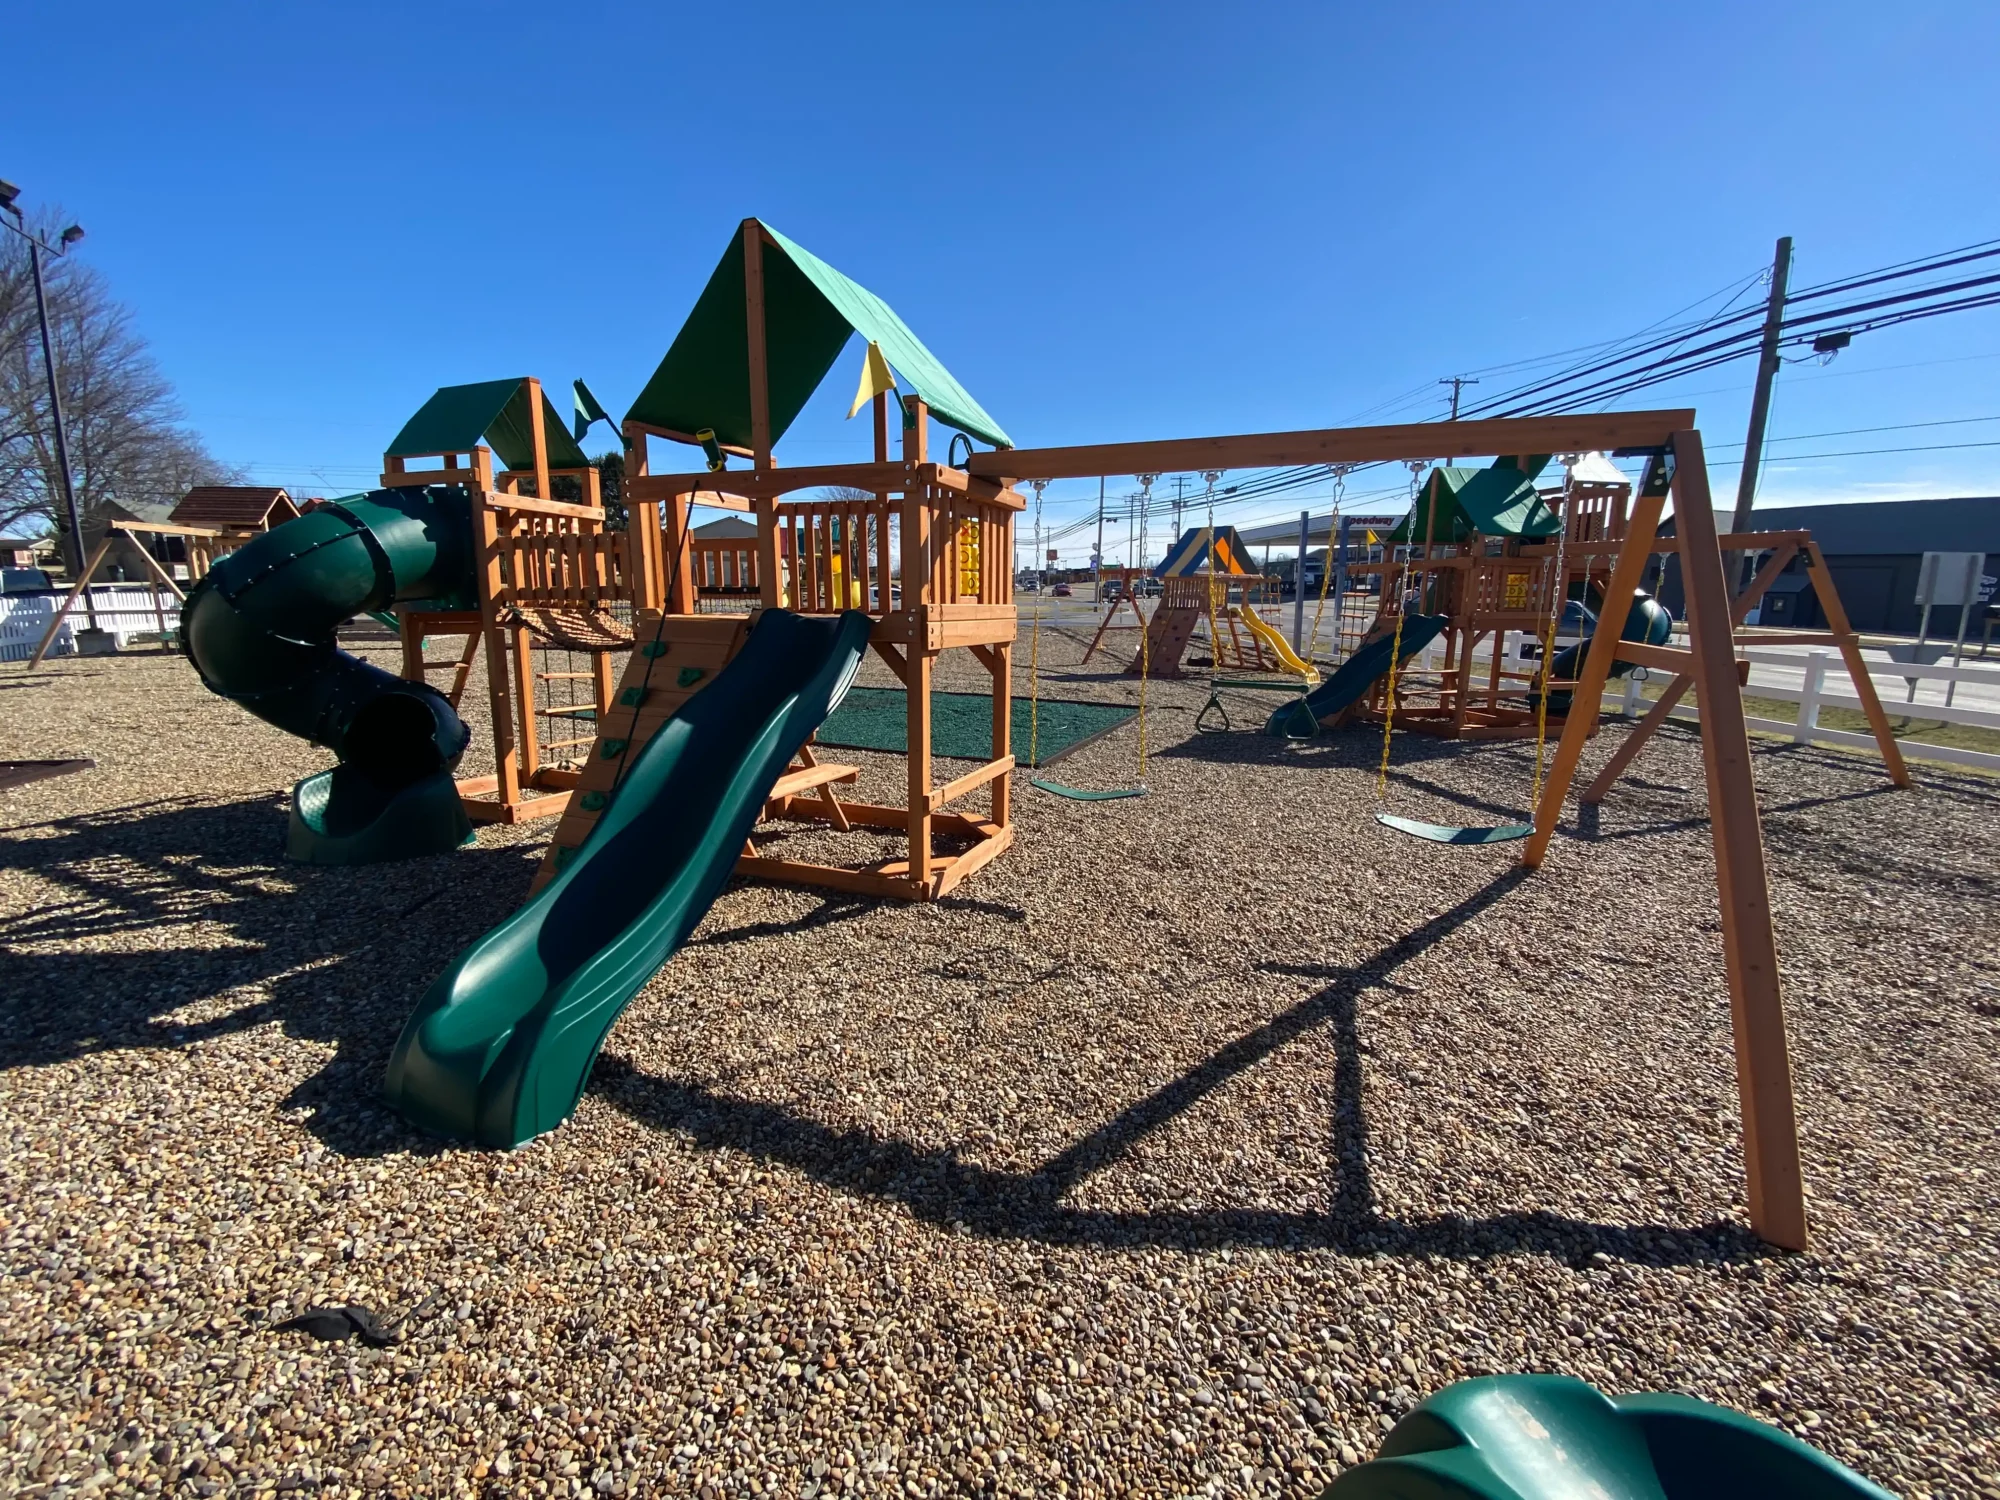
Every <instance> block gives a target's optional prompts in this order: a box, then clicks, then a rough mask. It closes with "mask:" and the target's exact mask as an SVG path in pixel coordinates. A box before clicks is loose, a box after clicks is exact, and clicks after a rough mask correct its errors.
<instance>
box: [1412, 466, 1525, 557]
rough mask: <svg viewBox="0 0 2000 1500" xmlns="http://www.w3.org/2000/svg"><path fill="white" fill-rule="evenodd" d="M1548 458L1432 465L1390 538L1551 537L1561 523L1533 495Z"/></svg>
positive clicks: (1437, 540)
mask: <svg viewBox="0 0 2000 1500" xmlns="http://www.w3.org/2000/svg"><path fill="white" fill-rule="evenodd" d="M1548 461H1549V460H1548V456H1547V455H1546V454H1541V455H1537V456H1536V457H1534V458H1530V459H1528V460H1527V462H1526V466H1525V467H1524V466H1523V464H1522V461H1521V460H1519V459H1516V458H1498V459H1495V460H1494V461H1493V466H1492V467H1491V468H1487V469H1457V468H1451V469H1444V468H1439V469H1433V470H1431V472H1430V477H1429V478H1427V479H1426V480H1425V481H1424V487H1423V489H1422V490H1420V491H1419V492H1418V494H1417V499H1416V501H1415V503H1414V504H1412V505H1411V506H1410V513H1409V514H1408V515H1407V516H1405V517H1403V520H1402V524H1401V525H1399V526H1397V528H1396V529H1395V530H1394V531H1392V532H1391V533H1389V539H1390V540H1391V541H1392V542H1410V541H1415V542H1419V543H1421V542H1434V543H1437V544H1439V545H1447V544H1450V543H1455V542H1462V541H1464V540H1465V539H1466V538H1467V537H1469V536H1471V535H1472V534H1473V533H1474V532H1477V533H1478V534H1479V535H1481V536H1491V537H1508V538H1513V539H1518V540H1532V539H1534V538H1537V537H1545V536H1554V535H1555V534H1556V533H1557V532H1558V531H1561V530H1562V521H1561V519H1560V518H1559V517H1558V516H1557V515H1556V513H1555V512H1554V511H1552V510H1550V509H1549V508H1548V506H1546V505H1544V504H1543V503H1542V497H1541V496H1540V495H1538V494H1536V493H1535V476H1536V475H1537V474H1539V473H1541V472H1542V468H1543V466H1544V465H1546V464H1547V463H1548Z"/></svg>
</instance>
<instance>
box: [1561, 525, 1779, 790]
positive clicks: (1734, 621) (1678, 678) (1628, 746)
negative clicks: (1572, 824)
mask: <svg viewBox="0 0 2000 1500" xmlns="http://www.w3.org/2000/svg"><path fill="white" fill-rule="evenodd" d="M1798 550H1799V549H1798V543H1797V542H1794V541H1786V542H1783V543H1781V544H1780V545H1779V546H1778V548H1777V550H1776V551H1775V552H1773V553H1772V554H1771V556H1770V557H1769V558H1768V559H1767V560H1766V561H1765V563H1764V566H1763V567H1761V568H1759V569H1758V570H1757V576H1756V577H1755V578H1753V579H1751V580H1750V586H1749V587H1748V588H1746V589H1744V591H1743V592H1742V593H1741V594H1738V595H1737V596H1736V599H1735V601H1734V602H1733V603H1732V604H1731V605H1730V606H1729V622H1730V628H1731V630H1732V632H1733V631H1734V630H1735V628H1736V627H1737V626H1740V625H1741V624H1742V623H1743V621H1744V620H1745V619H1746V618H1748V616H1749V614H1750V611H1751V610H1752V609H1754V608H1756V606H1757V601H1758V600H1760V599H1762V598H1763V597H1764V594H1765V591H1766V590H1768V589H1769V588H1770V587H1771V584H1772V582H1773V581H1774V580H1776V578H1777V576H1778V575H1779V574H1780V573H1782V572H1784V571H1785V568H1786V566H1787V565H1788V564H1789V563H1790V562H1791V560H1792V558H1793V556H1794V555H1796V553H1797V552H1798ZM1738 666H1739V668H1740V675H1739V677H1738V682H1739V683H1743V682H1748V681H1749V680H1750V664H1749V663H1748V662H1740V663H1738ZM1670 670H1672V671H1673V672H1674V673H1675V676H1674V680H1673V681H1672V682H1671V683H1669V684H1668V685H1667V688H1666V690H1665V691H1664V692H1662V693H1661V694H1660V697H1659V699H1658V701H1657V702H1655V703H1654V705H1653V707H1652V708H1651V709H1650V710H1648V711H1647V714H1646V717H1645V718H1643V719H1641V720H1640V721H1639V723H1638V724H1637V725H1636V726H1635V727H1634V728H1633V730H1632V732H1631V733H1630V734H1628V735H1626V736H1625V739H1624V741H1623V742H1622V743H1621V744H1620V745H1619V746H1618V748H1617V749H1616V750H1614V751H1612V752H1611V759H1610V760H1609V761H1607V762H1606V763H1605V766H1604V769H1603V770H1601V771H1599V772H1598V773H1597V778H1596V780H1594V781H1592V782H1591V783H1590V785H1589V786H1587V787H1585V788H1584V789H1583V794H1582V795H1581V796H1580V797H1578V798H1577V801H1579V802H1581V803H1584V804H1585V805H1586V806H1587V805H1590V804H1592V803H1597V802H1602V801H1603V800H1604V799H1605V797H1606V796H1607V795H1608V794H1609V793H1610V791H1611V788H1612V786H1613V785H1614V784H1615V783H1616V782H1617V780H1618V778H1619V777H1620V776H1623V775H1624V774H1625V770H1626V768H1627V767H1628V766H1630V765H1631V764H1632V762H1633V761H1634V760H1636V759H1637V758H1638V755H1639V752H1640V751H1641V750H1643V749H1645V748H1646V742H1647V741H1648V740H1650V739H1652V737H1653V736H1654V735H1656V734H1658V733H1659V732H1660V727H1661V726H1662V725H1664V724H1665V723H1666V722H1667V720H1668V718H1669V717H1671V716H1672V714H1673V711H1674V709H1675V707H1676V706H1677V705H1678V704H1679V703H1680V701H1681V699H1682V698H1684V697H1686V696H1687V690H1688V689H1689V688H1690V687H1692V686H1694V678H1693V677H1691V676H1689V675H1687V672H1686V668H1685V667H1680V666H1676V667H1674V668H1671V669H1670ZM1662 705H1664V707H1663V706H1662Z"/></svg>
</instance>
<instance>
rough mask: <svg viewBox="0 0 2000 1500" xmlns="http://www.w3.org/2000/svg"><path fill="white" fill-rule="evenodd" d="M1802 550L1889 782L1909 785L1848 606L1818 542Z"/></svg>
mask: <svg viewBox="0 0 2000 1500" xmlns="http://www.w3.org/2000/svg"><path fill="white" fill-rule="evenodd" d="M1805 553H1806V575H1807V576H1808V577H1809V578H1811V579H1812V585H1813V592H1814V593H1815V594H1817V595H1818V596H1819V607H1820V608H1821V610H1823V611H1824V612H1825V614H1826V623H1827V628H1828V629H1830V630H1831V631H1833V633H1834V635H1835V636H1836V637H1838V638H1839V642H1840V659H1841V661H1842V662H1843V663H1845V664H1846V667H1847V675H1848V676H1849V677H1850V678H1852V679H1853V680H1854V696H1855V697H1857V698H1859V699H1860V700H1861V708H1862V711H1863V712H1864V713H1866V714H1867V715H1868V727H1869V728H1870V729H1872V730H1873V731H1874V732H1875V744H1876V746H1877V747H1878V748H1879V749H1880V750H1881V752H1882V764H1883V765H1884V766H1885V767H1886V768H1887V769H1888V772H1889V779H1890V780H1891V781H1893V782H1894V783H1895V784H1896V785H1897V786H1908V785H1909V784H1910V768H1909V767H1908V766H1906V765H1904V764H1903V747H1902V746H1900V745H1898V744H1897V743H1896V736H1895V733H1894V732H1893V731H1892V730H1891V729H1890V728H1889V716H1888V715H1887V714H1886V713H1884V712H1883V711H1882V700H1881V698H1880V697H1878V696H1877V695H1876V692H1875V679H1874V678H1872V677H1870V676H1869V675H1868V663H1867V661H1866V660H1864V659H1863V657H1862V655H1861V638H1860V637H1859V636H1857V635H1856V634H1855V633H1854V626H1853V625H1852V624H1851V623H1850V622H1849V620H1848V618H1847V606H1846V605H1845V604H1843V603H1841V600H1840V590H1839V589H1837V588H1835V587H1834V586H1833V575H1832V574H1831V573H1829V572H1827V569H1826V559H1825V558H1824V557H1822V556H1820V551H1819V543H1818V542H1813V541H1808V542H1807V543H1806V544H1805Z"/></svg>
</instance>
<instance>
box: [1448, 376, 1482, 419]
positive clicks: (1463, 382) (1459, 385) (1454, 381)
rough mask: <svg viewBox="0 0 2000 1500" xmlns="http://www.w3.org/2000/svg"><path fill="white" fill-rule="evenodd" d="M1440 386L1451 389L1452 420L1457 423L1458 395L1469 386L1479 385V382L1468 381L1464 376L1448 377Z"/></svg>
mask: <svg viewBox="0 0 2000 1500" xmlns="http://www.w3.org/2000/svg"><path fill="white" fill-rule="evenodd" d="M1438 384H1439V385H1448V386H1450V387H1451V420H1452V421H1454V422H1456V421H1457V420H1458V393H1459V392H1460V391H1462V390H1464V389H1465V388H1466V387H1467V386H1469V385H1478V384H1479V382H1478V381H1477V380H1471V379H1468V378H1467V377H1466V376H1463V375H1447V376H1446V377H1445V378H1444V379H1443V380H1440V381H1439V382H1438Z"/></svg>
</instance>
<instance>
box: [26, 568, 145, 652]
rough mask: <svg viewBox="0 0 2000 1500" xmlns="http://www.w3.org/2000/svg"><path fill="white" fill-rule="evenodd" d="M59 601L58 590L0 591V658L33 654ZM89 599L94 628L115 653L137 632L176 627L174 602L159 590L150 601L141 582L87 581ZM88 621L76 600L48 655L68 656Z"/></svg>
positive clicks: (74, 648) (136, 634) (142, 634)
mask: <svg viewBox="0 0 2000 1500" xmlns="http://www.w3.org/2000/svg"><path fill="white" fill-rule="evenodd" d="M62 600H63V596H62V595H61V594H4V595H0V661H26V660H27V659H28V658H29V657H31V656H33V655H34V654H35V644H36V643H37V642H38V641H40V640H41V638H42V633H43V632H44V631H46V630H47V629H48V628H49V621H50V620H52V619H54V618H55V613H56V611H57V610H58V609H60V608H61V607H62ZM90 603H91V607H92V609H94V610H95V611H96V614H97V628H98V629H99V630H105V631H109V632H110V633H111V634H112V635H114V636H116V637H117V638H118V648H119V650H121V651H122V650H124V649H125V648H126V647H127V646H130V645H131V644H132V643H133V642H134V641H135V640H136V639H138V638H139V637H141V636H157V635H159V634H160V632H161V631H162V629H165V630H177V629H179V628H180V623H181V610H180V601H179V600H177V599H175V598H174V596H173V595H172V594H169V593H168V592H167V591H166V590H165V589H162V590H160V592H159V596H158V599H157V605H156V601H155V598H154V594H153V591H152V590H151V589H149V588H147V587H146V585H144V584H142V583H139V584H133V583H105V584H92V585H91V586H90ZM88 625H89V618H88V617H87V616H86V615H85V613H84V608H83V601H82V600H81V599H79V600H77V602H76V607H75V608H73V609H72V610H70V612H69V617H68V618H67V619H65V620H64V621H63V623H62V629H60V630H58V631H57V632H56V638H55V640H54V641H53V642H52V643H51V644H50V646H49V655H50V656H69V655H73V654H74V653H75V651H76V632H77V631H78V630H81V629H85V628H87V627H88Z"/></svg>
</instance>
